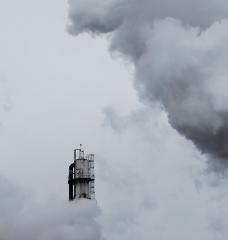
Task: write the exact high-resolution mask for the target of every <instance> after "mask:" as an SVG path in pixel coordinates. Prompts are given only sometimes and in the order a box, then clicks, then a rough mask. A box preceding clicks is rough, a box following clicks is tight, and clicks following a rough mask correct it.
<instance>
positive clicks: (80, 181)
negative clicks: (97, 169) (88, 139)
mask: <svg viewBox="0 0 228 240" xmlns="http://www.w3.org/2000/svg"><path fill="white" fill-rule="evenodd" d="M94 181H95V175H94V154H88V155H86V156H85V154H84V150H82V145H81V144H80V148H79V149H74V162H73V163H72V164H71V165H70V166H69V176H68V184H69V201H73V200H75V199H80V198H87V199H94V198H95V191H94Z"/></svg>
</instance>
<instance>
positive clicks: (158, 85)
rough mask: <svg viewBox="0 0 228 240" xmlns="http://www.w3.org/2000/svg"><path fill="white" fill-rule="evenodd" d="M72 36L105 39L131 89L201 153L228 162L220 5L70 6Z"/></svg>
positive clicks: (225, 13) (164, 1) (208, 1)
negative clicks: (130, 73) (131, 74)
mask: <svg viewBox="0 0 228 240" xmlns="http://www.w3.org/2000/svg"><path fill="white" fill-rule="evenodd" d="M69 5H70V10H69V16H70V20H71V22H70V26H69V31H70V32H71V33H72V34H80V33H82V32H89V33H92V34H103V33H112V38H111V39H112V43H111V49H112V50H114V51H118V52H120V53H122V54H123V56H125V57H126V58H127V59H129V60H130V61H131V62H132V63H133V64H134V66H135V76H136V77H135V78H136V82H135V86H136V88H137V90H138V92H139V95H140V97H141V98H142V99H143V100H144V101H146V102H147V103H149V104H150V103H152V102H158V103H159V104H160V105H161V106H162V107H164V108H165V110H166V111H167V113H168V117H169V121H170V123H171V125H172V126H173V127H174V128H175V129H176V130H177V131H178V132H180V133H181V134H183V135H184V136H186V137H187V138H188V139H191V140H192V141H193V142H194V143H195V145H196V146H197V147H198V148H199V149H200V150H201V151H202V152H204V153H207V154H210V155H212V156H214V157H217V158H221V159H228V95H227V89H228V45H227V42H228V19H226V17H228V3H227V1H224V0H217V1H214V0H199V1H189V0H173V1H169V0H140V1H138V0H106V1H105V0H70V1H69Z"/></svg>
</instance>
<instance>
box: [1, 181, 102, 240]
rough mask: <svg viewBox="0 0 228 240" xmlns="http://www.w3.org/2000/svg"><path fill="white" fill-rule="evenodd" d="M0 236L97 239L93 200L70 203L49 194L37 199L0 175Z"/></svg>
mask: <svg viewBox="0 0 228 240" xmlns="http://www.w3.org/2000/svg"><path fill="white" fill-rule="evenodd" d="M0 199H1V204H0V239H1V240H16V239H17V240H31V239H33V240H52V239H53V240H73V239H74V240H75V239H77V240H99V239H101V233H100V227H99V225H98V224H97V222H96V220H95V219H96V217H97V216H98V215H99V208H98V206H97V204H96V202H95V201H86V200H82V201H79V202H77V203H76V202H73V203H72V204H69V203H68V202H67V201H66V200H65V199H64V200H60V199H58V198H52V199H50V200H49V201H47V202H45V203H38V202H37V201H35V200H34V199H33V198H31V197H30V196H29V195H28V194H27V193H24V191H22V190H20V189H19V187H18V186H16V185H14V184H12V183H11V182H9V181H8V180H6V179H5V178H2V177H0Z"/></svg>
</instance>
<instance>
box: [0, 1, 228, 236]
mask: <svg viewBox="0 0 228 240" xmlns="http://www.w3.org/2000/svg"><path fill="white" fill-rule="evenodd" d="M0 2H1V7H0V28H1V40H0V43H1V44H0V175H1V176H5V177H6V178H7V179H9V181H11V182H12V184H13V185H15V184H17V185H18V186H20V187H18V188H22V189H24V190H23V192H24V191H25V192H26V193H28V194H29V195H32V194H34V198H35V199H36V200H37V201H38V200H40V199H42V200H45V199H50V198H53V197H55V198H58V199H63V201H66V202H67V198H68V192H67V190H68V185H67V175H68V172H67V171H68V165H69V164H70V163H71V162H72V160H73V149H74V148H76V147H78V146H79V144H83V146H84V149H85V150H86V152H88V153H94V154H95V161H96V163H95V173H96V189H95V190H96V199H97V202H98V205H99V207H100V210H101V211H100V215H99V217H97V218H96V221H97V222H98V223H99V225H100V231H101V234H102V236H103V237H105V238H106V239H108V240H114V239H125V240H129V239H139V238H141V239H143V240H144V239H145V240H146V239H157V240H182V239H185V240H188V239H189V240H192V239H194V240H210V239H211V240H215V239H216V240H219V239H222V240H223V239H224V240H225V239H226V236H227V225H228V212H227V210H226V209H227V200H228V190H227V189H228V188H227V180H226V178H224V176H223V174H222V173H221V172H219V173H217V172H215V171H212V172H211V171H209V170H208V168H210V167H209V165H208V164H207V157H206V156H204V155H202V154H201V152H200V151H199V150H198V149H197V148H196V147H195V146H194V145H193V143H192V142H191V141H190V140H187V139H185V137H184V136H182V135H181V134H180V133H179V132H181V131H180V129H179V125H178V126H177V125H175V124H174V127H175V128H176V129H177V130H175V129H174V128H173V127H172V126H171V125H170V123H169V118H168V114H167V111H166V110H164V107H161V106H160V105H157V104H154V102H153V101H151V99H149V97H148V98H146V97H145V96H144V97H142V95H143V94H145V92H143V94H142V93H141V92H140V91H139V87H138V85H137V82H135V81H134V77H135V75H134V74H135V72H136V75H137V76H142V75H143V73H144V70H145V69H144V67H142V65H140V66H137V64H135V62H137V57H138V54H139V52H138V51H131V50H129V49H128V48H127V49H126V48H125V45H124V41H122V42H121V41H119V40H126V39H125V38H122V36H120V35H121V30H119V29H118V28H117V31H116V32H117V34H119V35H118V36H115V37H113V36H112V35H111V33H109V34H108V35H104V36H103V35H102V36H95V35H92V36H90V35H88V34H86V33H82V34H81V35H79V36H72V35H71V34H70V33H69V32H68V31H67V26H68V25H69V22H70V20H69V18H68V12H69V9H68V4H67V2H66V1H59V0H39V1H29V0H21V1H12V0H8V1H3V0H0ZM70 2H71V9H73V10H74V6H73V3H74V2H75V3H79V2H82V1H70ZM85 2H88V3H89V2H90V1H85ZM110 2H112V1H110ZM126 2H127V1H126ZM146 2H148V1H145V3H146ZM149 2H150V1H149ZM151 2H153V1H151ZM204 2H205V1H204ZM220 3H222V1H220ZM82 5H83V4H82ZM88 6H89V8H91V6H93V5H87V7H88ZM83 7H84V8H85V7H86V5H85V6H82V9H83ZM89 8H88V9H89ZM136 9H137V8H136ZM174 9H175V7H174ZM73 10H72V11H73ZM224 11H225V10H224ZM88 12H89V13H87V12H86V11H84V12H83V11H82V13H84V14H85V15H84V16H89V14H91V13H90V11H89V10H88ZM114 13H115V11H114ZM94 14H95V15H96V12H95V13H94ZM175 14H176V13H175V11H174V13H173V15H175ZM224 14H225V13H224ZM224 14H223V15H224ZM129 15H131V14H129ZM164 15H166V11H165V13H163V12H162V14H161V16H162V17H163V16H164ZM178 16H179V15H178ZM179 17H180V18H182V16H179ZM82 19H83V18H82ZM131 19H132V18H131ZM189 19H190V20H189ZM217 19H220V18H218V16H217V14H215V15H213V16H212V15H210V18H208V19H207V18H205V19H203V20H202V22H201V23H200V24H199V25H200V27H202V28H203V29H204V28H206V27H208V25H209V26H210V25H211V24H212V23H213V22H214V21H215V20H217ZM92 20H94V19H92ZM109 20H110V19H109ZM111 20H113V19H111ZM111 20H110V21H108V22H109V23H112V21H111ZM114 20H115V18H114ZM114 20H113V22H114V23H115V21H114ZM94 21H95V20H94ZM183 21H187V22H188V21H189V22H190V23H191V24H192V25H193V26H194V27H195V25H197V24H198V22H197V19H195V18H192V16H191V17H188V16H186V18H184V20H183ZM117 22H118V21H117ZM159 24H160V25H159ZM159 24H158V26H160V27H161V28H160V29H165V30H166V26H167V25H168V27H170V26H171V27H170V28H169V29H171V30H173V29H175V31H177V34H180V32H181V34H182V36H184V37H183V38H184V40H186V38H187V39H188V37H189V39H190V40H189V41H194V37H195V35H197V34H198V32H197V31H196V32H194V30H190V31H191V33H192V32H194V33H193V34H190V35H188V34H187V37H186V35H185V31H184V30H182V26H179V25H178V24H177V25H178V26H179V28H178V27H177V28H176V25H175V24H176V22H174V23H173V22H171V23H167V22H162V23H159ZM169 24H170V25H169ZM79 25H80V24H79ZM114 26H116V25H115V24H114V25H113V26H112V24H111V26H110V29H111V28H112V27H113V28H114ZM173 26H174V27H173ZM73 27H74V26H73ZM77 27H78V28H79V29H76V27H75V28H74V30H75V32H74V31H73V30H72V29H71V33H73V34H75V33H76V31H78V32H81V31H82V32H83V28H84V27H85V28H86V29H87V27H88V26H84V25H83V23H82V25H81V26H77ZM95 27H96V26H95ZM99 27H100V26H99V25H98V26H97V29H95V33H96V31H99ZM102 27H104V26H103V25H102ZM106 27H107V26H105V27H104V28H102V29H106ZM88 28H91V29H90V32H91V31H92V30H93V29H92V27H91V26H89V27H88ZM158 28H159V27H158ZM108 29H109V28H108ZM176 29H178V30H176ZM112 30H113V29H112ZM171 30H170V32H172V31H171ZM100 31H101V30H100ZM118 31H120V32H119V33H118ZM186 31H187V30H186ZM78 32H77V33H78ZM107 32H111V30H110V31H107ZM170 32H169V33H170ZM155 33H157V32H155ZM158 33H159V34H160V35H162V36H163V34H164V32H162V31H161V32H159V31H158ZM195 33H196V34H195ZM142 34H143V33H142ZM160 35H159V36H160ZM192 35H193V37H192ZM125 36H126V35H125ZM211 36H212V35H210V34H209V36H206V37H209V38H210V37H211ZM118 37H119V38H118ZM165 37H166V36H165ZM167 37H170V36H169V35H168V36H167ZM206 37H205V38H206ZM110 40H112V43H110ZM127 40H128V38H127ZM157 40H158V42H159V43H160V41H159V38H158V39H157ZM184 40H183V41H184ZM200 41H201V42H203V41H204V38H203V39H202V40H200ZM174 42H175V40H172V39H171V40H170V45H171V46H174V45H172V44H174ZM121 43H122V44H123V45H121ZM156 43H157V42H156ZM115 44H116V45H115ZM118 44H119V45H118ZM161 45H162V44H161ZM170 45H169V46H170ZM110 46H111V48H112V49H117V50H118V52H111V53H110V51H109V49H110ZM135 46H137V45H135ZM155 46H157V47H158V48H157V49H160V47H162V48H163V47H164V45H162V46H160V45H159V44H158V45H156V44H155ZM121 47H123V49H122V51H121ZM191 47H192V46H190V47H189V48H191ZM191 49H192V48H191ZM127 50H129V52H128V51H127ZM175 50H176V51H179V52H182V49H179V48H175ZM216 50H217V49H215V51H216ZM188 51H190V50H188ZM188 51H187V53H186V54H188ZM120 52H121V53H120ZM173 52H175V51H173ZM123 54H125V57H123V58H122V56H123ZM158 54H159V53H158ZM148 55H150V52H149V54H148ZM196 55H197V54H196ZM202 55H203V57H200V60H205V58H206V57H207V56H208V55H207V54H202ZM170 56H171V58H174V59H177V61H182V58H181V57H180V56H179V55H178V56H176V55H175V54H171V55H170ZM170 56H169V57H170ZM194 56H195V54H194ZM197 56H198V55H197ZM224 56H226V55H225V54H224ZM147 57H149V56H146V59H147ZM223 59H226V58H225V57H224V58H223ZM159 60H160V58H159ZM145 61H146V60H145ZM147 67H148V68H149V67H150V66H148V65H146V67H145V68H147ZM168 67H170V65H168ZM171 67H173V65H171ZM224 67H226V66H224ZM135 70H136V71H135ZM151 71H152V70H151ZM223 73H224V72H223ZM156 74H157V72H156ZM224 74H225V73H224ZM145 75H146V74H145ZM143 76H144V75H143ZM162 76H163V75H162ZM175 76H176V75H175ZM197 76H198V75H197ZM144 77H145V76H144ZM145 79H146V80H145V82H146V81H147V80H148V79H147V76H146V77H145ZM144 85H145V86H146V87H148V89H149V90H148V91H150V90H151V89H152V87H151V85H150V84H147V82H146V83H145V84H144ZM154 86H155V88H156V85H154ZM225 86H226V85H225ZM157 89H158V88H157ZM218 91H220V90H218ZM145 98H146V100H145ZM192 98H194V97H191V99H192ZM148 99H149V101H148ZM163 100H164V98H162V100H161V101H163ZM148 102H149V104H148ZM164 102H165V103H166V100H164ZM164 105H165V104H164ZM165 106H166V105H165ZM169 110H170V109H169V106H168V112H169ZM188 114H189V112H188ZM193 114H195V113H194V111H193ZM196 115H197V114H196ZM173 121H175V120H173ZM171 123H172V121H171ZM0 187H1V184H0ZM0 190H1V189H0ZM14 190H15V189H14ZM17 196H18V195H17ZM15 198H17V197H15ZM0 204H1V199H0ZM63 210H64V208H63ZM63 210H62V211H63ZM80 214H82V215H83V213H81V212H80ZM75 215H77V213H75ZM75 217H77V216H75ZM15 221H16V220H15ZM83 224H85V223H84V222H83ZM15 225H17V222H16V223H15ZM95 228H96V226H95ZM0 230H1V228H0ZM0 232H1V231H0ZM21 238H22V239H23V237H21ZM18 239H19V238H18ZM37 239H51V238H48V237H46V238H37ZM56 239H58V238H56ZM67 239H68V238H67ZM69 239H74V238H69ZM75 239H87V238H75ZM88 239H90V238H88ZM94 239H100V238H94ZM26 240H27V239H26Z"/></svg>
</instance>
